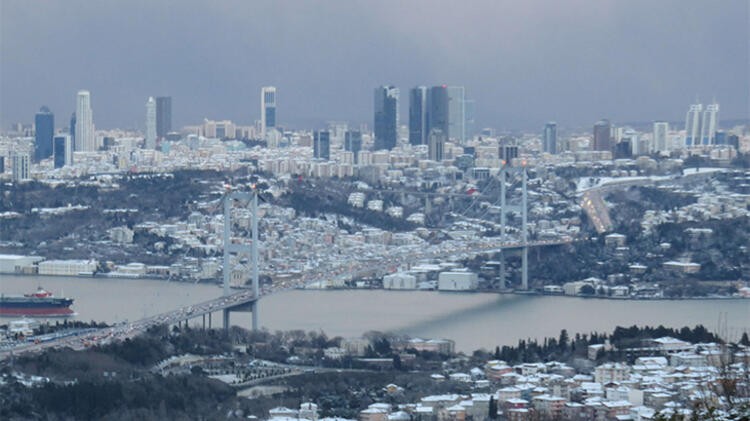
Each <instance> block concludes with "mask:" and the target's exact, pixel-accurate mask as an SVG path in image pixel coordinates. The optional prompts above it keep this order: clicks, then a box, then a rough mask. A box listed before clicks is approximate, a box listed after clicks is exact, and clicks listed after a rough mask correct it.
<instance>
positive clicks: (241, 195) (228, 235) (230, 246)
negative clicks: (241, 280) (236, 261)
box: [222, 184, 260, 330]
mask: <svg viewBox="0 0 750 421" xmlns="http://www.w3.org/2000/svg"><path fill="white" fill-rule="evenodd" d="M235 200H246V201H249V202H250V207H251V210H250V211H251V213H252V219H251V231H252V243H251V244H250V246H248V245H246V244H234V243H232V206H233V202H234V201H235ZM223 240H224V262H223V272H224V273H223V275H224V279H223V280H224V282H223V290H224V296H225V297H226V296H229V295H230V289H229V282H230V280H231V274H232V255H235V254H237V255H239V254H246V253H248V252H249V253H250V258H251V261H252V291H253V297H255V299H254V300H253V301H251V302H248V303H245V304H243V305H239V306H236V307H230V308H226V309H224V310H222V321H223V326H224V329H229V313H230V312H233V311H250V312H252V314H253V316H252V317H253V319H252V328H253V330H257V329H258V299H259V298H260V286H259V271H258V241H259V240H258V189H257V186H256V185H254V184H253V185H252V191H251V192H244V191H232V192H228V193H227V194H226V195H225V196H224V239H223Z"/></svg>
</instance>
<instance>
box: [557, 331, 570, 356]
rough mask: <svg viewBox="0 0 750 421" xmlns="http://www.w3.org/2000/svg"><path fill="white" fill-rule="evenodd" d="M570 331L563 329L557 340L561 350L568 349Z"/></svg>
mask: <svg viewBox="0 0 750 421" xmlns="http://www.w3.org/2000/svg"><path fill="white" fill-rule="evenodd" d="M568 340H569V338H568V331H567V330H565V329H563V330H561V331H560V338H559V339H558V340H557V344H558V346H559V347H560V350H562V351H565V350H566V349H567V348H568Z"/></svg>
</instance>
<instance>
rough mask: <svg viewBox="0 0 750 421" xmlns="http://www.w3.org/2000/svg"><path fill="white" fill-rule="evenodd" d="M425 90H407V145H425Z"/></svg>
mask: <svg viewBox="0 0 750 421" xmlns="http://www.w3.org/2000/svg"><path fill="white" fill-rule="evenodd" d="M427 134H428V131H427V88H426V87H424V86H417V87H416V88H412V89H411V90H409V143H410V144H412V145H426V144H427Z"/></svg>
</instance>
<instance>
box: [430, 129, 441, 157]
mask: <svg viewBox="0 0 750 421" xmlns="http://www.w3.org/2000/svg"><path fill="white" fill-rule="evenodd" d="M445 140H446V136H445V133H443V131H442V130H440V129H432V130H430V138H429V140H428V144H427V157H428V158H429V159H430V160H431V161H442V160H443V151H444V150H445Z"/></svg>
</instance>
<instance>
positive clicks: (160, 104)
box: [156, 96, 172, 139]
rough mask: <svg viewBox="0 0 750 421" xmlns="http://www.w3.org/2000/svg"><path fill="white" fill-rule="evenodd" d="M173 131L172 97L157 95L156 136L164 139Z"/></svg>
mask: <svg viewBox="0 0 750 421" xmlns="http://www.w3.org/2000/svg"><path fill="white" fill-rule="evenodd" d="M171 131H172V97H171V96H158V97H156V137H157V138H159V139H164V138H165V137H167V133H169V132H171Z"/></svg>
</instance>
